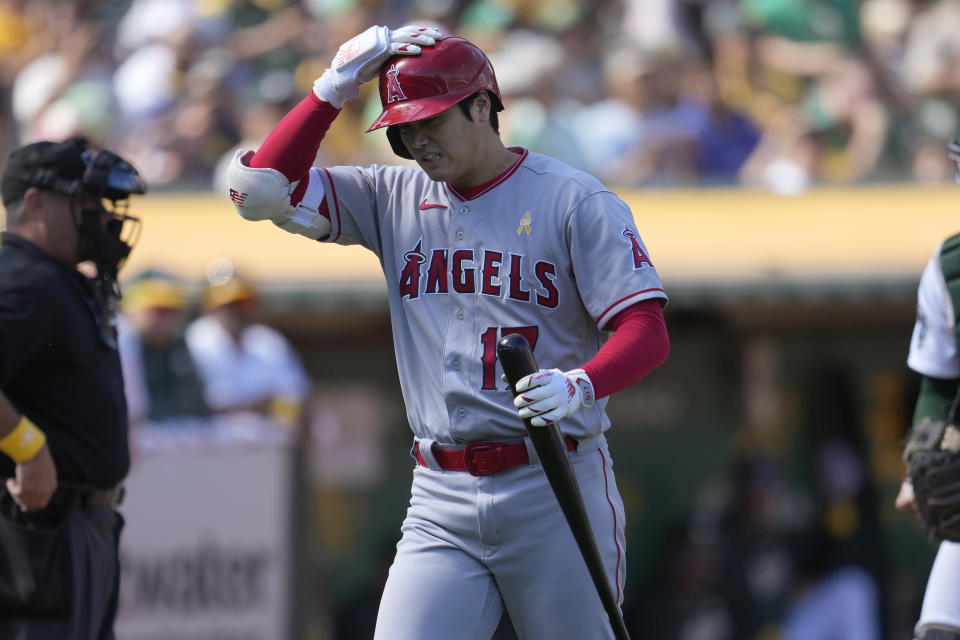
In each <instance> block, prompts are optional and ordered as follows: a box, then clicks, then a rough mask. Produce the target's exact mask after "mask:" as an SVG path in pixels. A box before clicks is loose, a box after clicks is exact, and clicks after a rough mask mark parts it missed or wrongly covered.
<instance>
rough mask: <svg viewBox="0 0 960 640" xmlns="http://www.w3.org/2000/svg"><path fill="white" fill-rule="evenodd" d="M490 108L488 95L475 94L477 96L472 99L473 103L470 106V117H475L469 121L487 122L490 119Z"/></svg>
mask: <svg viewBox="0 0 960 640" xmlns="http://www.w3.org/2000/svg"><path fill="white" fill-rule="evenodd" d="M491 107H492V104H491V102H490V94H489V93H487V92H486V91H479V92H477V95H475V96H474V97H473V102H472V103H471V104H470V113H471V115H475V117H472V118H470V119H471V120H474V121H476V122H487V121H488V120H489V119H490V109H491Z"/></svg>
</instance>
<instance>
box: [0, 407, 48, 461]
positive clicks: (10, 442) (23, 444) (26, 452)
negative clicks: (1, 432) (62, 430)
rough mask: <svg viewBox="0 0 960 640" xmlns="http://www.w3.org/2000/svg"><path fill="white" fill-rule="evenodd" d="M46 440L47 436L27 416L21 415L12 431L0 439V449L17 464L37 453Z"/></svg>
mask: <svg viewBox="0 0 960 640" xmlns="http://www.w3.org/2000/svg"><path fill="white" fill-rule="evenodd" d="M46 442H47V436H46V435H44V433H43V431H40V429H38V428H37V425H35V424H33V423H32V422H30V419H29V418H27V416H21V418H20V422H18V423H17V426H16V427H14V428H13V431H11V432H10V433H8V434H7V435H5V436H4V437H3V438H2V439H0V451H2V452H4V453H5V454H7V455H8V456H10V457H11V458H12V459H13V461H14V462H16V463H17V464H19V463H21V462H26V461H27V460H29V459H30V458H32V457H33V456H35V455H37V453H38V452H39V451H40V449H42V448H43V445H44V444H46Z"/></svg>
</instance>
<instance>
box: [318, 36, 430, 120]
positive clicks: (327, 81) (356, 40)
mask: <svg viewBox="0 0 960 640" xmlns="http://www.w3.org/2000/svg"><path fill="white" fill-rule="evenodd" d="M441 35H442V34H441V33H440V32H439V31H437V30H436V29H434V28H432V27H417V26H414V25H410V26H406V27H400V28H399V29H394V30H391V29H388V28H387V27H370V28H369V29H367V30H366V31H364V32H363V33H361V34H360V35H358V36H354V37H353V38H350V39H349V40H347V41H346V42H345V43H343V44H342V45H340V48H339V49H337V55H336V56H334V58H333V63H332V64H331V65H330V68H329V69H327V70H326V71H324V72H323V75H322V76H320V77H319V78H317V80H316V82H314V83H313V92H314V93H315V94H317V97H318V98H320V99H321V100H323V101H325V102H329V103H330V104H332V105H333V106H334V107H336V108H337V109H340V108H342V107H343V104H344V103H345V102H346V101H347V100H350V99H352V98H356V97H357V96H358V95H360V85H361V84H363V83H364V82H367V81H369V80H373V79H374V78H375V77H377V74H379V73H380V67H381V66H383V63H384V62H386V61H387V58H390V57H391V56H395V55H404V56H416V55H419V54H420V49H421V47H432V46H433V45H434V44H436V41H437V39H438V38H440V36H441Z"/></svg>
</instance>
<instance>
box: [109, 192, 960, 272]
mask: <svg viewBox="0 0 960 640" xmlns="http://www.w3.org/2000/svg"><path fill="white" fill-rule="evenodd" d="M620 194H621V196H622V197H623V198H624V199H625V200H626V201H627V202H628V203H629V204H630V207H631V208H632V210H633V212H634V216H635V218H636V221H637V226H638V228H639V230H640V234H641V236H642V237H643V239H644V242H645V243H646V245H647V247H648V249H649V250H650V254H651V257H652V258H653V261H654V263H655V264H656V265H657V268H658V270H659V271H660V273H661V275H662V276H663V277H664V279H665V280H666V281H668V282H669V281H671V280H672V281H674V282H677V281H684V280H697V281H704V280H705V281H711V280H717V279H722V280H724V281H737V280H752V279H757V278H760V279H765V278H770V277H773V278H781V277H786V278H790V279H793V278H798V279H823V278H830V277H831V276H837V277H844V278H851V277H854V278H855V277H861V276H867V277H904V276H912V277H919V274H920V271H921V270H922V269H923V265H924V264H925V263H926V261H927V260H928V258H929V257H930V255H931V252H932V251H933V249H934V247H935V246H936V245H937V243H939V242H940V241H941V240H942V239H943V238H944V237H946V236H948V235H950V234H951V233H953V232H954V231H960V187H957V186H956V185H951V184H945V185H936V186H889V185H884V186H865V187H858V188H842V189H841V188H818V189H814V190H811V191H810V192H808V193H806V194H805V195H801V196H793V197H783V196H776V195H772V194H769V193H765V192H760V191H750V190H741V189H700V190H685V191H673V190H635V191H620ZM523 209H524V207H523V205H522V204H518V206H517V215H518V219H519V216H520V215H521V212H522V211H523ZM132 211H133V213H135V214H138V215H140V216H141V217H142V218H143V220H144V225H143V233H142V237H141V239H140V242H139V244H138V245H137V247H136V249H135V251H134V252H133V255H132V256H131V259H130V261H129V264H128V265H127V267H126V268H125V269H124V275H126V276H130V275H133V274H134V273H136V272H137V271H139V270H140V269H142V268H145V267H147V266H163V267H166V268H169V269H172V270H174V271H176V272H177V273H179V274H180V275H182V276H184V277H187V278H191V279H193V278H200V277H201V276H202V274H203V271H204V266H205V265H206V264H207V262H209V261H210V260H211V259H212V258H215V257H219V256H228V257H230V258H232V259H233V260H234V262H235V263H236V264H237V266H238V268H242V269H243V270H244V271H246V272H247V273H249V275H251V276H252V277H254V278H257V279H263V280H274V281H284V282H290V283H294V284H297V283H302V284H304V285H307V284H308V283H315V284H327V285H342V284H347V283H355V284H373V285H378V286H381V285H382V276H381V273H380V268H379V264H378V262H377V260H376V258H374V256H373V254H371V253H370V252H368V251H366V250H364V249H361V248H358V247H340V246H328V245H323V246H321V245H319V244H318V243H315V242H313V241H310V240H307V239H306V238H302V237H299V236H294V235H291V234H288V233H285V232H283V231H281V230H280V229H277V228H276V227H274V226H273V225H272V224H270V223H268V222H261V223H251V222H247V221H245V220H243V219H241V218H240V216H239V215H238V214H237V213H236V212H235V211H234V209H233V206H232V205H231V204H230V202H229V201H228V200H227V198H226V197H219V196H214V195H212V194H177V193H155V194H150V195H148V196H146V197H138V198H136V199H135V200H134V203H133V207H132ZM412 215H416V212H412ZM532 222H533V229H534V233H535V232H536V219H534V220H533V221H532Z"/></svg>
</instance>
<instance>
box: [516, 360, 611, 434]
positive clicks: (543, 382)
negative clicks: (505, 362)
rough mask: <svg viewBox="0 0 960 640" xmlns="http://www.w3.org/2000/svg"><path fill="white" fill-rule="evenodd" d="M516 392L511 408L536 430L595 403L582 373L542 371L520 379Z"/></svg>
mask: <svg viewBox="0 0 960 640" xmlns="http://www.w3.org/2000/svg"><path fill="white" fill-rule="evenodd" d="M516 388H517V396H516V397H515V398H514V399H513V405H514V406H515V407H516V408H517V409H519V410H520V417H521V418H523V419H529V420H530V424H532V425H534V426H537V427H543V426H546V425H548V424H553V423H554V422H556V421H557V420H560V419H561V418H565V417H567V416H569V415H570V414H572V413H573V412H574V411H576V410H577V409H579V408H580V407H591V406H593V404H594V402H595V401H596V394H595V392H594V389H593V383H592V382H591V381H590V377H589V376H587V374H586V372H585V371H584V370H583V369H573V370H571V371H566V372H563V371H560V370H559V369H541V370H540V371H538V372H536V373H532V374H530V375H528V376H526V377H523V378H521V379H520V380H519V381H518V382H517V387H516Z"/></svg>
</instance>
